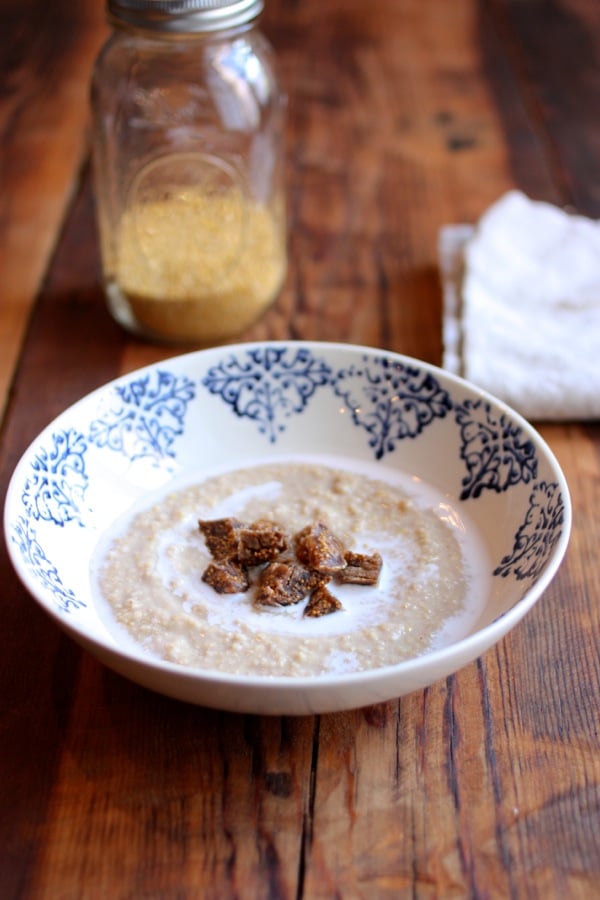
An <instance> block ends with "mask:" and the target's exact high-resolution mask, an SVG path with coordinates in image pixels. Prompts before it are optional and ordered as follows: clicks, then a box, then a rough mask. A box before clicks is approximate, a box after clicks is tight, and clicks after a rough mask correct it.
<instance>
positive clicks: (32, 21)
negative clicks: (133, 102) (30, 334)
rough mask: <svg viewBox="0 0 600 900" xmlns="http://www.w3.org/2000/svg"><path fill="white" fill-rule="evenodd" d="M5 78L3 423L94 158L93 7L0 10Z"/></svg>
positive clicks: (96, 16)
mask: <svg viewBox="0 0 600 900" xmlns="http://www.w3.org/2000/svg"><path fill="white" fill-rule="evenodd" d="M0 21H1V29H2V45H1V50H0V73H1V75H2V83H3V89H2V92H1V94H0V131H1V133H2V143H3V147H2V166H1V167H0V197H1V200H0V203H1V207H0V209H1V213H0V217H1V220H2V228H1V229H0V272H1V273H2V275H1V284H2V302H1V303H0V333H2V336H3V339H4V349H3V352H2V355H1V356H0V420H1V418H2V415H3V412H4V409H5V405H6V402H7V397H8V392H9V390H10V385H11V381H12V377H13V373H14V369H15V365H16V362H17V359H18V356H19V352H20V348H21V344H22V341H23V335H24V333H25V329H26V327H27V322H28V320H29V317H30V313H31V309H32V306H33V303H34V301H35V298H36V294H37V291H38V289H39V287H40V284H41V282H42V279H43V277H44V274H45V271H46V268H47V265H48V262H49V259H50V255H51V253H52V250H53V248H54V245H55V242H56V238H57V234H58V231H59V229H60V224H61V221H62V219H63V216H64V214H65V210H66V208H67V206H68V203H69V200H70V198H71V197H72V194H73V189H74V185H76V182H77V173H78V170H79V168H80V166H81V162H82V159H83V158H84V155H85V153H86V152H87V133H86V123H87V104H88V79H89V73H90V68H91V65H92V61H93V59H94V57H95V55H96V52H97V50H98V47H99V45H100V42H101V41H102V39H103V37H104V33H105V32H104V26H103V9H102V6H101V4H99V3H97V2H95V0H88V2H86V3H78V4H77V5H76V6H73V4H69V3H65V2H62V0H61V2H56V3H53V4H52V5H51V6H49V5H48V4H46V3H43V2H40V0H29V2H27V3H3V4H2V9H1V10H0Z"/></svg>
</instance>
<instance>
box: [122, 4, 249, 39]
mask: <svg viewBox="0 0 600 900" xmlns="http://www.w3.org/2000/svg"><path fill="white" fill-rule="evenodd" d="M263 6H264V0H107V10H108V15H109V18H110V20H111V21H112V22H113V23H114V24H117V25H118V24H122V25H129V26H131V27H133V28H141V29H143V30H144V31H155V32H170V33H173V34H176V33H180V34H184V33H189V32H202V31H217V30H219V29H220V28H232V27H234V26H237V25H245V24H246V23H247V22H250V21H251V20H252V19H255V18H256V17H257V16H258V15H259V14H260V13H261V12H262V9H263Z"/></svg>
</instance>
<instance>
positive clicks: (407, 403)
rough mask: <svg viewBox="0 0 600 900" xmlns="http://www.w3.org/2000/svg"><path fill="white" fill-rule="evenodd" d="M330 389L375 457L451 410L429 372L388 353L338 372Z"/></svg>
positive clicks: (379, 457)
mask: <svg viewBox="0 0 600 900" xmlns="http://www.w3.org/2000/svg"><path fill="white" fill-rule="evenodd" d="M334 390H335V393H336V395H337V396H338V397H341V398H342V399H343V400H344V402H345V403H346V404H347V406H348V407H349V409H350V410H351V412H352V418H353V420H354V422H355V423H356V424H357V425H359V426H361V427H362V428H364V429H365V431H366V432H367V433H368V434H369V436H370V437H369V446H370V447H372V448H373V450H374V452H375V458H376V459H381V458H382V457H383V456H384V454H386V453H390V452H391V451H393V450H394V449H395V446H396V442H397V441H399V440H404V439H405V438H416V437H418V435H420V434H421V432H422V431H423V429H424V428H426V427H427V426H428V425H430V424H431V423H432V422H433V421H434V420H435V419H438V418H439V419H443V418H444V417H445V415H446V413H447V412H448V410H450V409H451V408H452V403H451V401H450V396H449V394H448V392H447V391H445V390H444V389H443V388H442V387H440V385H439V383H438V381H437V380H436V379H435V378H434V376H433V375H431V374H430V373H429V372H426V371H423V370H421V369H419V368H417V367H416V366H405V365H404V364H403V363H399V362H396V361H394V360H391V359H388V358H386V357H381V358H379V359H373V360H368V358H367V357H365V362H364V365H362V366H350V367H349V368H348V369H342V370H340V371H339V372H338V374H337V378H336V379H335V382H334Z"/></svg>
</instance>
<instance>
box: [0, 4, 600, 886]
mask: <svg viewBox="0 0 600 900" xmlns="http://www.w3.org/2000/svg"><path fill="white" fill-rule="evenodd" d="M267 6H268V9H267V12H266V14H265V16H264V30H265V31H266V33H267V34H268V35H269V37H270V38H271V40H272V42H273V43H274V44H275V46H276V48H277V51H278V55H279V59H280V61H281V71H282V77H283V80H284V82H285V85H286V87H287V89H288V92H289V95H290V117H289V132H288V133H289V144H288V169H287V171H288V187H289V210H290V224H291V232H290V249H291V265H290V271H289V277H288V279H287V282H286V285H285V288H284V290H283V293H282V295H281V298H280V300H279V301H278V303H277V305H276V306H275V307H274V308H273V309H272V310H271V311H270V312H269V313H268V314H267V316H266V317H265V318H264V319H263V321H261V322H260V324H258V325H256V327H254V328H253V329H252V330H251V331H249V332H247V333H245V334H244V335H242V336H241V337H242V339H255V338H281V337H289V336H291V337H293V338H308V339H314V338H317V339H324V340H337V341H349V342H359V343H365V344H372V345H377V346H381V347H384V348H387V349H391V350H396V351H400V352H403V353H408V354H411V355H414V356H418V357H421V358H423V359H425V360H428V361H430V362H434V363H439V362H440V361H441V334H440V313H441V294H440V287H439V280H438V271H437V261H436V241H437V234H438V229H439V228H440V226H441V225H443V224H445V223H450V222H474V221H476V219H477V218H478V217H479V216H480V215H481V213H482V212H483V210H484V209H485V208H486V207H487V206H488V205H489V204H490V203H492V202H493V201H494V200H495V199H497V198H498V197H499V196H500V195H501V194H502V193H503V192H504V191H505V190H507V189H508V188H510V187H513V186H516V187H519V188H521V189H522V190H524V191H526V192H527V193H528V194H530V195H531V196H532V197H536V198H538V199H545V200H548V201H551V202H555V203H558V204H561V205H569V206H571V207H573V208H575V209H577V210H578V211H580V212H581V213H583V214H586V215H589V216H594V217H600V129H599V127H598V108H599V101H600V68H599V65H598V63H599V59H600V4H598V3H596V2H595V0H530V2H527V3H524V2H522V0H489V2H486V0H451V2H449V0H371V2H370V3H362V2H360V3H359V2H358V0H327V2H323V0H302V2H301V3H298V2H294V0H267ZM105 34H106V30H105V25H104V21H103V10H102V6H101V2H100V0H80V2H78V3H67V2H66V0H55V2H53V3H52V4H49V3H45V2H44V0H20V2H15V0H13V2H11V0H2V3H1V5H0V41H1V46H0V67H1V72H2V82H1V84H2V90H1V92H0V122H1V124H2V137H3V145H2V166H1V168H0V179H1V187H0V209H1V214H0V285H1V292H0V341H1V351H0V404H1V406H2V410H3V412H2V415H3V418H2V432H1V443H0V477H1V480H2V488H3V493H4V491H5V489H6V485H7V482H8V479H9V477H10V473H11V471H12V469H13V467H14V465H15V464H16V462H17V460H18V458H19V456H20V455H21V453H22V452H23V450H24V449H25V447H26V446H27V444H28V443H29V441H30V440H31V439H33V437H34V436H35V435H36V434H37V432H38V431H39V430H40V429H41V428H42V427H43V426H44V425H46V424H47V423H48V422H49V421H50V420H51V419H52V418H53V417H54V416H55V415H57V414H58V413H59V412H60V411H61V410H62V409H63V408H64V407H65V406H67V405H69V404H70V403H72V402H73V401H75V400H77V399H78V398H79V397H80V396H81V395H83V394H84V393H87V392H88V391H90V390H91V389H93V388H95V387H97V386H99V385H100V384H102V383H103V382H105V381H106V380H108V379H110V378H112V377H114V376H117V375H119V374H121V373H124V372H126V371H129V370H132V369H134V368H137V367H138V366H140V365H142V364H146V363H149V362H153V361H156V360H160V359H164V358H166V357H168V356H169V355H171V354H172V353H173V352H174V351H173V349H172V348H171V349H169V348H165V347H160V346H153V345H150V344H144V343H141V342H139V341H136V340H134V339H132V338H130V337H128V336H127V335H126V334H125V333H123V332H122V331H121V330H120V329H119V328H118V327H117V326H116V325H115V324H114V323H113V322H112V320H111V319H110V318H109V316H108V314H107V312H106V309H105V305H104V300H103V296H102V291H101V288H100V286H99V263H98V247H97V238H96V232H95V227H94V224H93V199H92V192H91V187H90V178H89V165H88V156H89V141H88V106H87V86H88V80H89V73H90V68H91V65H92V61H93V58H94V56H95V53H96V51H97V49H98V47H99V45H100V43H101V41H102V40H103V38H104V36H105ZM599 337H600V336H599ZM599 350H600V340H599ZM540 429H541V431H542V434H543V435H544V437H545V438H546V439H547V441H548V442H549V443H550V445H551V447H552V448H553V450H554V451H555V453H556V454H557V456H558V458H559V460H560V462H561V464H562V466H563V468H564V470H565V473H566V476H567V479H568V481H569V483H570V487H571V491H572V497H573V502H574V519H575V525H574V532H573V536H572V541H571V545H570V548H569V551H568V554H567V558H566V560H565V563H564V564H563V566H562V568H561V570H560V572H559V574H558V576H557V577H556V579H555V580H554V582H553V583H552V585H551V586H550V587H549V588H548V590H547V591H546V593H545V595H544V596H543V598H542V599H541V601H540V602H539V603H538V604H537V605H536V607H535V608H534V610H533V611H532V612H531V613H530V614H529V615H528V616H527V617H526V619H525V620H524V622H523V623H522V624H521V625H520V626H519V627H518V628H516V629H515V630H514V632H512V633H511V634H510V635H509V636H508V637H507V638H506V639H505V640H503V641H502V642H501V643H500V644H499V645H498V646H496V647H495V648H494V649H492V650H490V651H489V652H488V653H487V654H486V655H485V656H484V657H483V658H481V659H479V660H478V661H477V662H475V663H473V664H472V665H470V666H468V667H467V668H465V669H463V670H462V671H460V672H458V673H457V674H456V675H455V676H453V677H451V678H448V679H447V680H446V681H444V682H441V683H439V684H435V685H433V686H432V687H431V688H429V689H428V690H424V691H422V692H419V693H415V694H412V695H410V696H408V697H405V698H402V699H401V700H398V701H395V702H391V703H387V704H384V705H381V706H377V707H372V708H368V709H360V710H356V711H353V712H348V713H343V714H338V715H326V716H325V715H324V716H316V717H306V718H258V717H252V716H236V715H231V714H226V713H220V712H217V711H211V710H206V709H202V708H196V707H193V706H187V705H185V704H182V703H177V702H174V701H171V700H168V699H166V698H163V697H161V696H158V695H155V694H153V693H151V692H149V691H146V690H143V689H141V688H139V687H137V686H135V685H133V684H131V683H129V682H128V681H125V680H124V679H122V678H120V677H118V676H117V675H115V674H113V673H111V672H110V671H107V670H106V669H105V668H103V667H102V666H101V665H100V664H99V663H97V662H96V661H95V660H94V659H92V658H91V657H90V656H89V655H87V654H86V653H85V652H83V651H81V650H79V649H78V647H77V646H76V645H75V644H74V643H72V642H71V640H69V639H68V638H66V637H64V636H63V635H62V634H61V632H59V630H58V629H57V628H56V627H55V625H54V624H53V623H52V622H51V621H50V620H49V619H48V618H47V617H46V616H45V615H44V614H43V613H42V612H41V611H40V610H39V609H38V607H37V606H36V604H35V603H34V602H33V601H32V600H31V599H30V598H29V596H28V595H27V594H26V592H25V591H24V589H23V588H22V587H21V586H20V584H19V583H18V581H17V579H16V576H15V575H14V574H13V571H12V569H11V567H10V564H9V562H8V559H7V555H6V552H5V550H4V547H3V548H2V552H1V556H0V566H1V572H2V579H1V580H2V602H1V604H0V616H1V631H0V633H1V635H2V654H1V657H0V673H1V678H2V688H1V698H2V700H1V703H2V718H1V723H2V725H1V734H2V742H1V746H0V758H1V766H0V798H1V800H0V813H1V820H0V821H1V832H0V847H1V851H0V895H1V896H2V898H17V897H18V898H48V900H58V898H60V900H62V898H66V900H70V898H86V900H87V898H92V900H95V898H99V900H100V898H102V900H104V898H110V900H121V898H133V900H139V898H153V900H159V898H161V900H162V898H178V900H180V898H205V897H206V898H215V900H220V898H230V897H231V898H243V900H245V898H333V897H341V898H367V900H371V898H380V897H389V898H403V897H418V898H438V897H441V898H446V897H478V898H479V897H481V898H496V897H498V898H504V897H511V898H544V900H547V898H551V897H557V898H567V897H569V898H571V897H581V898H586V900H587V898H592V897H600V738H599V718H600V663H599V654H598V646H599V639H600V628H599V613H598V601H599V597H600V566H599V565H598V544H597V541H598V540H599V538H600V526H599V522H600V518H599V515H598V509H599V508H600V432H599V430H598V426H597V424H583V423H576V422H574V423H572V424H566V425H556V424H554V425H552V424H542V425H540Z"/></svg>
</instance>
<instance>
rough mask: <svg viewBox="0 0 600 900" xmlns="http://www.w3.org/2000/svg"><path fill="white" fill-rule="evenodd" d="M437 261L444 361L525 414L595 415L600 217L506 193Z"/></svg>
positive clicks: (443, 245)
mask: <svg viewBox="0 0 600 900" xmlns="http://www.w3.org/2000/svg"><path fill="white" fill-rule="evenodd" d="M439 260H440V269H441V275H442V284H443V289H444V322H443V337H444V359H443V365H444V367H445V368H447V369H449V370H450V371H453V372H456V373H457V374H460V375H463V376H464V377H465V378H467V379H468V380H469V381H472V382H473V383H474V384H476V385H477V386H478V387H481V388H483V389H485V390H487V391H490V393H492V394H494V395H495V396H497V397H500V398H501V399H502V400H504V401H506V402H507V403H508V404H509V405H510V406H512V407H514V408H515V409H517V410H518V411H519V412H521V413H522V415H524V416H526V417H527V418H529V419H536V420H538V421H539V420H569V419H571V420H575V419H594V418H600V222H596V221H592V220H590V219H586V218H584V217H582V216H574V215H569V214H568V213H566V212H563V211H562V210H560V209H558V208H557V207H555V206H552V205H550V204H549V203H541V202H537V201H532V200H529V199H528V198H527V197H526V196H525V195H524V194H522V193H520V192H519V191H510V192H509V193H508V194H505V195H504V197H502V198H500V200H498V202H497V203H495V204H494V205H493V206H492V207H490V209H489V210H488V211H487V212H486V213H485V214H484V216H483V217H482V218H481V220H480V221H479V223H478V224H477V225H476V226H475V227H473V226H468V225H447V226H444V227H443V228H442V229H441V231H440V237H439Z"/></svg>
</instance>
